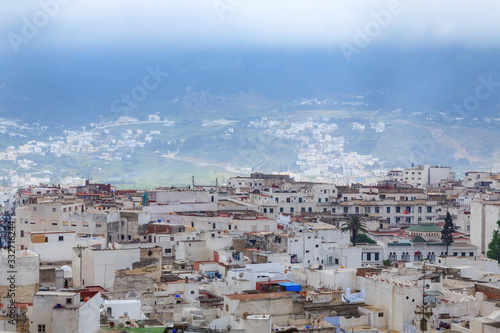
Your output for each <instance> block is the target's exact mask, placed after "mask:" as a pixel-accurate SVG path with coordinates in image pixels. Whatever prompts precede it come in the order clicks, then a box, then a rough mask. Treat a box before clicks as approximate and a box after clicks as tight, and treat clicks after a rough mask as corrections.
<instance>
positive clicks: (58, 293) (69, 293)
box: [35, 291, 79, 296]
mask: <svg viewBox="0 0 500 333" xmlns="http://www.w3.org/2000/svg"><path fill="white" fill-rule="evenodd" d="M78 294H79V293H77V292H74V291H39V292H37V293H36V294H35V296H76V295H78Z"/></svg>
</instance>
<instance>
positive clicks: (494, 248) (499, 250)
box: [486, 220, 500, 261]
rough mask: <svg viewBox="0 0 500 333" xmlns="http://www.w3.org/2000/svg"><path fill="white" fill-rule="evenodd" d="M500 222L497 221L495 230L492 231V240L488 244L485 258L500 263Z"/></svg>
mask: <svg viewBox="0 0 500 333" xmlns="http://www.w3.org/2000/svg"><path fill="white" fill-rule="evenodd" d="M499 230H500V220H498V221H497V230H495V231H493V238H491V242H490V243H489V244H488V252H486V256H487V257H488V258H490V259H495V260H499V261H500V233H499Z"/></svg>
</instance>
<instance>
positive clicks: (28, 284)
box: [0, 250, 40, 303]
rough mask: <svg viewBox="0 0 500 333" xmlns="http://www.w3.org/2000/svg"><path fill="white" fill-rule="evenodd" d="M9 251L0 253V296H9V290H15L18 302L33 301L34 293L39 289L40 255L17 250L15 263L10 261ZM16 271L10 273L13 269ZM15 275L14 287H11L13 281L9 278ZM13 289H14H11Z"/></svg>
mask: <svg viewBox="0 0 500 333" xmlns="http://www.w3.org/2000/svg"><path fill="white" fill-rule="evenodd" d="M8 255H9V253H8V252H7V251H5V250H2V253H1V255H0V298H1V297H8V293H9V292H11V293H12V292H14V293H15V297H11V298H14V299H15V300H16V302H18V303H31V302H33V295H34V294H35V292H36V291H37V290H38V281H39V278H40V271H39V269H40V259H39V257H38V255H36V254H34V253H33V252H30V251H16V258H15V263H12V265H13V266H12V267H11V266H10V265H11V262H9V260H10V259H11V258H9V257H8ZM13 270H14V271H15V272H16V273H9V272H11V271H13ZM11 275H14V278H13V279H12V282H13V284H14V286H15V287H14V288H11V281H9V280H8V279H9V278H10V277H11ZM11 289H12V290H11Z"/></svg>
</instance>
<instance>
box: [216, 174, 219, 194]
mask: <svg viewBox="0 0 500 333" xmlns="http://www.w3.org/2000/svg"><path fill="white" fill-rule="evenodd" d="M215 192H219V177H215Z"/></svg>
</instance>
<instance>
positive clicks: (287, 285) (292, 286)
mask: <svg viewBox="0 0 500 333" xmlns="http://www.w3.org/2000/svg"><path fill="white" fill-rule="evenodd" d="M278 284H279V285H280V286H283V287H285V290H286V291H300V289H301V287H300V284H296V283H293V282H278Z"/></svg>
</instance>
